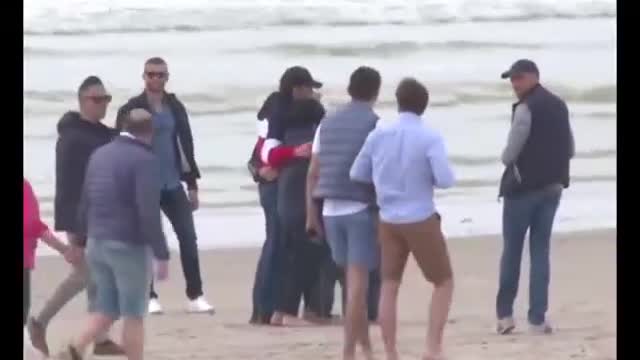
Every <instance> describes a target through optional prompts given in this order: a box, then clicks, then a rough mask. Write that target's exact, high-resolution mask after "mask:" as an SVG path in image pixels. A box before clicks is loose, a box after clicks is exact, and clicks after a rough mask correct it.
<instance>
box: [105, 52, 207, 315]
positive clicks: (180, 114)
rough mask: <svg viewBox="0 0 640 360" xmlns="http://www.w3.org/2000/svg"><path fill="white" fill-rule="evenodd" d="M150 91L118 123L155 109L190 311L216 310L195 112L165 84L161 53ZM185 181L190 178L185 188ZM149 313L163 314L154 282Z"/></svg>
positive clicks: (165, 206)
mask: <svg viewBox="0 0 640 360" xmlns="http://www.w3.org/2000/svg"><path fill="white" fill-rule="evenodd" d="M142 78H143V80H144V84H145V89H144V92H143V93H142V94H140V95H138V96H136V97H134V98H132V99H130V100H129V101H128V102H127V103H126V104H125V105H124V106H122V107H121V108H120V110H119V111H118V117H117V119H116V127H117V128H118V129H122V126H123V122H124V120H125V118H126V115H127V114H128V113H129V111H131V110H132V109H136V108H141V109H145V110H147V111H148V112H150V113H151V114H152V115H153V119H152V120H153V127H154V135H153V141H152V149H153V153H154V154H155V155H156V157H157V158H158V161H159V164H160V166H159V173H158V176H157V177H158V179H160V182H161V184H160V185H161V188H162V194H161V200H160V206H161V208H162V211H163V212H164V214H165V215H166V216H167V218H168V219H169V222H171V225H172V226H173V230H174V232H175V233H176V237H177V239H178V243H179V247H180V262H181V263H182V270H183V272H184V277H185V280H186V283H187V289H186V295H187V298H188V299H189V301H188V304H187V311H189V312H192V313H213V312H214V308H213V307H212V306H211V305H210V304H209V303H208V302H207V300H206V299H205V298H204V293H203V291H202V280H201V277H200V262H199V255H198V245H197V241H196V240H197V237H196V230H195V225H194V221H193V211H195V210H197V209H198V206H199V201H198V184H197V179H198V178H200V172H199V170H198V166H197V164H196V160H195V156H194V150H193V136H192V134H191V127H190V125H189V116H188V114H187V110H186V109H185V107H184V105H183V104H182V102H180V100H178V98H177V97H176V96H175V95H174V94H172V93H168V92H167V91H166V90H165V87H166V85H167V81H168V80H169V71H168V67H167V63H166V61H164V59H162V58H159V57H154V58H150V59H148V60H147V61H146V62H145V64H144V73H143V75H142ZM182 181H184V182H185V183H186V184H187V189H188V192H187V193H185V191H184V189H183V187H182V183H181V182H182ZM150 298H151V299H150V301H149V313H150V314H160V313H162V307H161V305H160V302H159V301H158V294H156V292H155V291H154V287H153V283H152V284H151V294H150Z"/></svg>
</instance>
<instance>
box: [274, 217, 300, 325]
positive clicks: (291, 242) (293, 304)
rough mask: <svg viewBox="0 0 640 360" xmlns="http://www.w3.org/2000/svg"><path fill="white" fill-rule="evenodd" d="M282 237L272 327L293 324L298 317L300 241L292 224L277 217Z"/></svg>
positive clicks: (288, 220)
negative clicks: (279, 272)
mask: <svg viewBox="0 0 640 360" xmlns="http://www.w3.org/2000/svg"><path fill="white" fill-rule="evenodd" d="M278 219H279V221H280V225H281V229H282V236H283V239H282V240H283V244H282V246H283V252H282V259H281V260H280V265H281V266H282V267H281V285H280V291H279V292H278V293H277V294H276V301H275V307H274V313H273V316H272V318H271V324H272V325H278V326H279V325H284V324H285V322H290V323H293V322H295V318H296V317H297V316H298V310H299V307H300V300H301V297H302V289H301V288H300V286H299V282H300V281H299V277H300V262H301V258H300V240H301V239H297V238H296V231H295V229H294V226H295V225H294V224H293V223H292V221H290V219H288V218H287V217H284V216H279V217H278Z"/></svg>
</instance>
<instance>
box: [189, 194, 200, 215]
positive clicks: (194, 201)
mask: <svg viewBox="0 0 640 360" xmlns="http://www.w3.org/2000/svg"><path fill="white" fill-rule="evenodd" d="M188 195H189V202H190V203H191V209H193V210H194V211H195V210H198V208H199V207H200V199H198V190H195V189H194V190H189V193H188Z"/></svg>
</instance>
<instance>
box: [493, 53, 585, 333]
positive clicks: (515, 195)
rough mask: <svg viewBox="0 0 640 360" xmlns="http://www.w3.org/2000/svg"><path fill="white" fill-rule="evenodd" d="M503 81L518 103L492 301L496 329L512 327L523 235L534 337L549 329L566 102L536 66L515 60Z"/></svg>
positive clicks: (564, 177) (567, 132) (563, 180)
mask: <svg viewBox="0 0 640 360" xmlns="http://www.w3.org/2000/svg"><path fill="white" fill-rule="evenodd" d="M502 78H503V79H506V78H509V79H510V80H511V84H512V86H513V90H514V92H515V94H516V96H517V97H518V102H517V103H515V104H514V105H513V109H512V111H513V112H512V120H511V130H510V132H509V139H508V141H507V145H506V147H505V149H504V151H503V153H502V162H503V163H504V165H505V166H506V168H505V171H504V174H503V176H502V181H501V182H500V196H501V197H504V207H503V215H502V236H503V241H504V245H503V246H504V247H503V250H502V258H501V261H500V286H499V290H498V296H497V300H496V311H497V316H498V326H497V331H498V333H499V334H509V333H511V332H512V331H513V330H514V329H515V322H514V320H513V302H514V301H515V298H516V295H517V293H518V280H519V279H520V263H521V261H522V249H523V246H524V240H525V236H526V234H527V231H529V255H530V257H531V271H530V279H529V313H528V316H527V318H528V320H529V325H530V329H531V331H532V332H533V333H536V334H550V333H551V332H552V331H553V330H552V327H551V326H550V325H549V322H548V321H547V319H545V314H546V312H547V304H548V297H549V278H550V270H549V268H550V265H549V251H550V246H549V245H550V244H549V243H550V238H551V232H552V228H553V221H554V218H555V214H556V210H557V209H558V205H559V203H560V198H561V195H562V190H563V189H564V188H567V187H569V162H570V160H571V158H572V157H573V155H574V152H575V149H574V142H573V135H572V132H571V125H570V124H569V111H568V109H567V104H565V102H564V101H563V100H562V99H560V98H559V97H558V96H556V95H554V94H552V93H551V92H550V91H548V90H547V89H545V88H544V87H543V86H542V85H540V73H539V71H538V67H537V66H536V64H535V63H534V62H533V61H531V60H518V61H516V62H515V63H514V64H513V65H512V66H511V68H510V69H509V70H508V71H506V72H504V73H503V74H502Z"/></svg>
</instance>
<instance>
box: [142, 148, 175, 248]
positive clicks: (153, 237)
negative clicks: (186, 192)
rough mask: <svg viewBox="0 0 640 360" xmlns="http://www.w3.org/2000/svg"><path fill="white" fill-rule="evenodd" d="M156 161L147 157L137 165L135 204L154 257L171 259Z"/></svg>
mask: <svg viewBox="0 0 640 360" xmlns="http://www.w3.org/2000/svg"><path fill="white" fill-rule="evenodd" d="M155 165H156V164H155V163H154V160H153V159H147V160H145V161H143V162H141V163H140V164H139V165H138V166H136V167H135V170H134V171H135V172H134V182H135V185H134V187H135V204H136V214H137V218H138V222H139V227H138V228H139V229H140V231H141V234H140V235H141V236H142V239H143V241H144V242H145V243H146V244H149V245H150V246H151V249H152V251H153V254H154V257H155V258H156V259H158V260H161V261H166V260H169V248H168V246H167V240H166V238H165V236H164V232H163V231H162V218H161V215H160V188H159V187H158V183H157V179H155V177H154V175H155V171H154V167H155Z"/></svg>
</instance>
